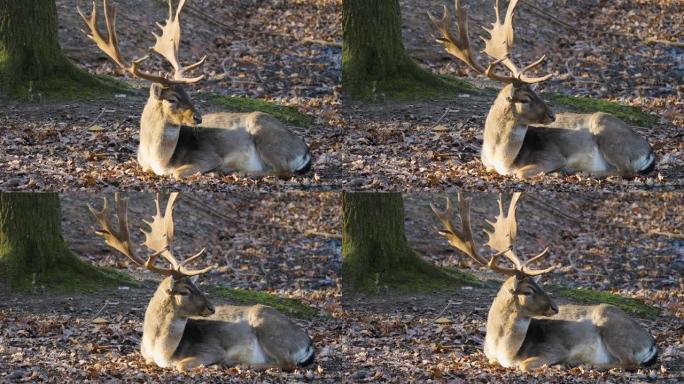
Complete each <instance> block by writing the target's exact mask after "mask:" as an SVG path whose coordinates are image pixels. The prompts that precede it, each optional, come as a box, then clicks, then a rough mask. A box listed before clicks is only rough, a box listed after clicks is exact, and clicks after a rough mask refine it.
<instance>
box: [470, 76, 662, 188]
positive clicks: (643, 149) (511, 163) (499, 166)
mask: <svg viewBox="0 0 684 384" xmlns="http://www.w3.org/2000/svg"><path fill="white" fill-rule="evenodd" d="M481 159H482V163H483V164H484V165H485V167H486V168H487V169H488V170H490V171H492V170H494V171H496V172H497V173H498V174H501V175H515V176H517V177H519V178H521V179H526V178H529V177H532V176H536V175H538V174H545V173H549V172H555V171H559V172H563V173H568V174H570V173H575V172H585V173H588V174H591V175H594V176H609V175H619V176H624V177H630V176H635V175H636V174H638V173H645V172H649V171H650V170H652V169H653V166H654V164H655V156H654V154H653V151H652V149H651V147H650V146H649V144H648V142H647V141H646V140H644V139H643V138H641V137H640V136H639V135H638V134H636V133H635V132H634V131H633V130H632V129H631V128H629V126H627V125H626V124H625V123H624V122H622V121H621V120H619V119H617V118H616V117H614V116H612V115H610V114H607V113H602V112H597V113H592V114H578V113H560V114H557V115H556V114H554V113H553V111H552V110H551V109H550V108H549V107H548V106H547V105H546V104H545V103H544V101H543V100H541V99H540V98H539V97H538V96H537V95H536V94H535V93H534V92H533V91H532V89H531V88H530V87H529V86H527V85H519V86H517V87H516V86H515V85H514V84H509V85H506V86H505V87H504V88H503V89H502V90H501V92H500V93H499V95H498V96H497V98H496V100H495V102H494V104H493V105H492V107H491V108H490V110H489V114H488V116H487V120H486V122H485V129H484V140H483V144H482V153H481Z"/></svg>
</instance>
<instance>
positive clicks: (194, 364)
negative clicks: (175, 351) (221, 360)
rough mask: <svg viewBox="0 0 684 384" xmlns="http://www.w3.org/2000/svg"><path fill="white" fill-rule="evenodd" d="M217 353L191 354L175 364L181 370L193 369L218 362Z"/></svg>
mask: <svg viewBox="0 0 684 384" xmlns="http://www.w3.org/2000/svg"><path fill="white" fill-rule="evenodd" d="M216 356H217V355H212V356H208V355H207V356H203V355H200V356H190V357H186V358H184V359H182V360H179V361H177V362H176V364H175V366H176V369H177V370H178V371H179V372H187V371H191V370H193V369H195V368H198V367H203V366H207V365H211V364H215V363H218V361H216Z"/></svg>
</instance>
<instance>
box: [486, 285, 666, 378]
mask: <svg viewBox="0 0 684 384" xmlns="http://www.w3.org/2000/svg"><path fill="white" fill-rule="evenodd" d="M484 352H485V355H486V356H487V358H488V359H489V361H490V363H492V364H499V365H501V366H504V367H515V368H518V369H520V370H523V371H530V370H534V369H537V368H540V367H542V366H545V365H547V366H550V365H554V364H571V365H572V364H588V365H591V366H594V367H596V368H612V367H621V368H628V369H631V368H635V367H637V366H639V365H642V364H648V363H650V362H652V361H653V360H654V359H655V357H656V346H655V340H654V339H653V337H651V335H650V334H649V333H648V332H647V331H646V330H645V329H644V328H643V327H642V326H641V325H639V324H638V323H637V322H635V321H634V320H632V319H630V318H629V316H627V314H625V313H624V312H623V311H621V310H620V309H618V308H617V307H614V306H612V305H608V304H600V305H590V306H580V305H561V306H560V307H559V306H556V304H555V303H554V302H553V300H552V299H551V298H550V297H549V296H548V295H547V294H546V293H545V292H544V291H543V290H542V288H541V287H540V286H539V285H538V284H537V282H536V281H535V280H534V279H533V278H531V277H525V278H523V279H522V280H517V277H510V278H509V279H508V280H506V282H505V283H504V284H503V285H502V286H501V289H499V293H498V294H497V295H496V298H495V299H494V302H493V303H492V306H491V308H490V309H489V315H488V317H487V335H486V337H485V346H484Z"/></svg>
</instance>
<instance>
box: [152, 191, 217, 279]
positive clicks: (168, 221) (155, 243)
mask: <svg viewBox="0 0 684 384" xmlns="http://www.w3.org/2000/svg"><path fill="white" fill-rule="evenodd" d="M177 199H178V192H173V193H171V195H170V196H169V199H168V201H167V202H166V208H165V209H164V215H163V216H162V210H161V194H159V193H157V194H156V196H155V199H154V202H155V209H156V212H155V215H154V216H153V218H152V221H147V220H144V221H145V223H146V224H147V225H148V226H149V227H150V230H149V231H144V230H143V233H144V234H145V243H144V244H145V246H146V247H148V248H149V249H151V250H153V251H155V252H156V253H157V254H158V255H161V256H162V257H164V258H165V259H166V260H167V261H168V262H169V263H171V265H172V268H171V270H172V275H173V276H174V277H182V276H194V275H199V274H202V273H206V272H209V271H210V270H211V269H212V268H213V266H210V267H207V268H204V269H200V270H191V269H187V268H186V267H185V266H186V265H188V264H189V263H191V262H193V261H195V260H197V259H198V258H199V257H200V256H201V255H202V254H203V253H204V251H205V249H204V248H203V249H202V250H201V251H199V252H198V253H197V254H195V255H193V256H192V257H189V258H188V259H187V260H184V261H183V262H180V263H179V262H178V260H177V259H176V258H175V256H174V255H173V253H172V252H171V250H170V249H169V246H170V244H171V242H173V237H174V231H175V229H174V228H175V227H174V223H173V209H174V207H175V204H176V201H177Z"/></svg>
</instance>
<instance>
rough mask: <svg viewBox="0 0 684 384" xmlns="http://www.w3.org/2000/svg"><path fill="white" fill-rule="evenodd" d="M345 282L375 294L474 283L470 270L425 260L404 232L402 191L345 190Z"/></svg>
mask: <svg viewBox="0 0 684 384" xmlns="http://www.w3.org/2000/svg"><path fill="white" fill-rule="evenodd" d="M342 210H343V212H344V219H343V220H344V222H343V229H342V260H343V263H342V282H343V284H344V285H345V288H348V289H351V290H353V291H358V292H366V293H375V292H378V291H379V290H380V289H385V288H387V289H391V290H394V291H399V292H417V291H430V290H434V289H439V288H444V287H447V286H458V285H462V284H472V283H476V282H477V280H476V279H474V278H473V277H471V276H470V277H469V276H467V275H466V274H462V273H458V272H455V271H451V270H446V269H443V268H439V267H437V266H435V265H434V264H432V263H429V262H427V261H425V260H424V259H423V258H421V257H420V256H419V255H418V254H417V253H416V252H415V251H414V250H413V249H412V248H411V246H410V245H409V243H408V241H407V240H406V236H405V233H404V203H403V199H402V197H401V194H398V193H344V194H343V195H342Z"/></svg>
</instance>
